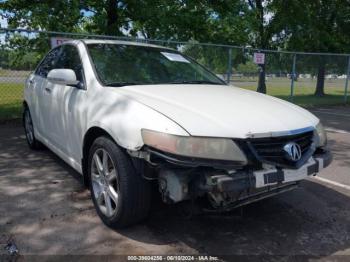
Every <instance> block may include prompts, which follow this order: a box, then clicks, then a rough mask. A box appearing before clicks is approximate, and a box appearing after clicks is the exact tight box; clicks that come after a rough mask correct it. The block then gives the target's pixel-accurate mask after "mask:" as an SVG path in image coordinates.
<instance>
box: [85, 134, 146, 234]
mask: <svg viewBox="0 0 350 262" xmlns="http://www.w3.org/2000/svg"><path fill="white" fill-rule="evenodd" d="M88 164H89V169H88V172H89V178H90V191H91V197H92V200H93V203H94V206H95V208H96V211H97V213H98V215H99V216H100V218H101V219H102V221H103V222H104V223H105V224H106V225H107V226H109V227H112V228H121V227H125V226H129V225H132V224H135V223H137V222H139V221H141V220H142V219H144V218H145V217H146V216H147V214H148V211H149V207H150V184H149V182H148V181H147V180H145V179H143V178H142V177H141V176H140V175H139V174H137V172H136V170H135V168H134V166H133V164H132V162H131V159H130V157H129V156H128V155H127V154H126V153H125V152H124V151H123V150H122V149H121V148H120V147H119V146H118V145H116V144H115V143H114V142H113V141H112V140H111V139H109V138H108V137H99V138H97V139H96V140H95V142H94V143H93V145H92V147H91V149H90V152H89V161H88Z"/></svg>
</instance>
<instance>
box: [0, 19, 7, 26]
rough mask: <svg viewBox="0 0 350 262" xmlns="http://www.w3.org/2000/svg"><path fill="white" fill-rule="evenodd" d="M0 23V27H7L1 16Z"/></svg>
mask: <svg viewBox="0 0 350 262" xmlns="http://www.w3.org/2000/svg"><path fill="white" fill-rule="evenodd" d="M0 25H1V27H2V28H3V27H7V21H6V20H5V19H3V18H2V17H0Z"/></svg>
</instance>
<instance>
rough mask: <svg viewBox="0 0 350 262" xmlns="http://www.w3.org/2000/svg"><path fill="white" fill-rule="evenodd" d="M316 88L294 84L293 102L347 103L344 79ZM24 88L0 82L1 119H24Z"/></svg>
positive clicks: (286, 87)
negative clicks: (320, 94) (322, 92)
mask: <svg viewBox="0 0 350 262" xmlns="http://www.w3.org/2000/svg"><path fill="white" fill-rule="evenodd" d="M232 84H233V85H235V86H238V87H242V88H246V89H249V90H256V86H257V79H240V80H239V79H234V80H233V83H232ZM266 84H267V93H268V94H269V95H272V96H276V97H279V98H281V99H285V100H288V101H289V100H290V80H289V79H286V78H285V79H283V78H282V79H281V78H279V79H268V80H267V82H266ZM315 85H316V81H315V80H299V81H297V82H295V88H294V99H293V102H294V103H296V104H298V105H301V106H304V107H310V106H318V105H337V104H344V80H327V81H326V83H325V86H326V88H325V92H326V95H325V96H324V97H315V96H314V95H313V93H314V91H315ZM23 87H24V84H19V83H0V120H4V119H14V118H20V117H21V114H22V101H23ZM349 88H350V87H349ZM348 93H349V98H348V103H347V104H350V92H348Z"/></svg>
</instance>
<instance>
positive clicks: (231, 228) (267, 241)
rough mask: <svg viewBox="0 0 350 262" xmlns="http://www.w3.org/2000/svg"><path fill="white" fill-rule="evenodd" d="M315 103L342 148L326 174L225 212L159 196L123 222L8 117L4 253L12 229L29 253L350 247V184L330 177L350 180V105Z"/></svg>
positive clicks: (2, 153) (1, 179)
mask: <svg viewBox="0 0 350 262" xmlns="http://www.w3.org/2000/svg"><path fill="white" fill-rule="evenodd" d="M325 110H327V111H325ZM319 111H321V112H319ZM314 112H315V113H316V114H317V115H319V116H320V117H321V118H322V119H324V122H325V124H326V126H327V128H328V129H329V130H330V131H329V133H328V134H329V143H330V146H331V148H332V150H333V152H334V156H335V161H334V162H333V163H332V165H331V166H330V167H329V168H328V169H327V170H325V171H323V172H322V173H321V174H320V177H322V178H324V179H327V180H325V181H326V182H324V181H320V180H316V179H309V180H307V181H304V182H303V183H302V186H301V188H299V189H297V190H295V191H292V192H288V193H286V194H284V195H280V196H276V197H274V198H271V199H268V200H264V201H261V202H258V203H255V204H252V205H250V206H247V207H244V208H242V209H240V210H237V211H235V212H231V213H229V214H225V215H221V216H218V215H211V216H208V215H207V216H195V217H193V218H191V219H188V218H186V217H185V216H184V215H183V214H182V213H181V212H180V211H179V210H180V209H179V208H178V207H174V206H169V207H167V206H163V205H156V206H155V207H154V208H153V210H152V212H151V215H150V218H149V219H148V220H147V221H145V222H144V223H142V224H140V225H138V226H135V227H132V228H129V229H125V230H118V231H113V230H110V229H108V228H106V227H105V226H104V225H103V224H102V223H101V221H100V220H99V218H98V217H97V215H96V213H95V211H94V209H93V206H92V203H91V201H90V198H89V192H88V191H87V190H85V189H84V188H83V186H82V183H81V180H80V177H79V175H78V174H77V173H76V172H74V171H73V170H72V169H71V168H70V167H68V166H67V165H66V164H65V163H63V161H61V160H60V159H58V158H57V157H56V156H55V155H54V154H53V153H51V152H50V151H48V150H44V151H41V152H32V151H30V150H29V149H28V148H27V146H26V144H25V141H24V136H23V133H22V130H21V128H18V127H5V126H0V214H1V215H0V254H1V253H2V252H5V251H4V249H3V247H4V246H5V244H6V241H7V240H8V239H9V238H12V239H13V241H14V242H15V243H16V244H17V246H18V248H19V251H20V254H22V255H26V254H61V255H62V254H95V255H96V254H103V255H111V254H129V255H130V254H138V255H140V254H148V255H149V254H157V255H159V254H198V253H200V254H203V253H207V254H212V255H218V256H219V257H222V258H225V256H224V255H262V254H263V255H311V256H315V258H327V257H329V256H332V255H350V201H349V200H350V190H349V189H347V188H346V187H341V186H338V185H332V184H330V183H328V182H327V181H329V180H330V181H335V182H336V183H341V184H343V185H350V180H349V176H350V133H347V132H350V124H349V121H348V119H349V117H348V114H350V109H349V108H347V109H339V108H337V109H334V108H331V109H322V110H320V109H317V110H314ZM327 112H328V113H327ZM329 113H337V115H334V114H333V115H332V114H329ZM340 113H341V114H343V116H340V115H339V114H340ZM300 258H301V259H303V258H306V257H300ZM337 258H343V259H346V258H347V257H342V256H340V257H337ZM269 259H275V260H276V261H279V260H280V257H274V256H273V257H269ZM349 259H350V257H349ZM0 260H1V259H0Z"/></svg>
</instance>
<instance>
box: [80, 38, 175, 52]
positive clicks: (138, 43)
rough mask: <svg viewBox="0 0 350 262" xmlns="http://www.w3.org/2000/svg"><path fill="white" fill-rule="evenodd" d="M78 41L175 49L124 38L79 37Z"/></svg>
mask: <svg viewBox="0 0 350 262" xmlns="http://www.w3.org/2000/svg"><path fill="white" fill-rule="evenodd" d="M80 41H82V42H84V43H85V44H114V45H133V46H145V47H153V48H160V49H168V50H173V51H176V50H175V49H172V48H169V47H165V46H160V45H152V44H147V43H141V42H132V41H124V40H102V39H80Z"/></svg>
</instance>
